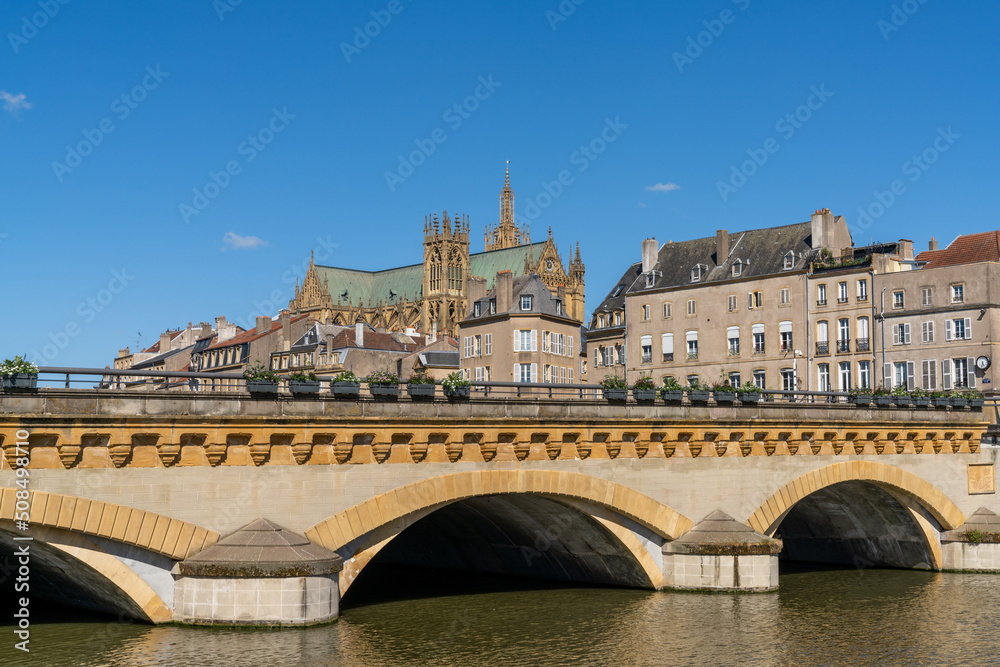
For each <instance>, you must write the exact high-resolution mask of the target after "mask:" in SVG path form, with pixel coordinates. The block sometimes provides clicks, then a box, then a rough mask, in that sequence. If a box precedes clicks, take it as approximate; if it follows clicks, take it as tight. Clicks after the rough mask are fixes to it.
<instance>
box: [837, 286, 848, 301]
mask: <svg viewBox="0 0 1000 667" xmlns="http://www.w3.org/2000/svg"><path fill="white" fill-rule="evenodd" d="M837 303H847V282H846V281H841V282H839V283H837Z"/></svg>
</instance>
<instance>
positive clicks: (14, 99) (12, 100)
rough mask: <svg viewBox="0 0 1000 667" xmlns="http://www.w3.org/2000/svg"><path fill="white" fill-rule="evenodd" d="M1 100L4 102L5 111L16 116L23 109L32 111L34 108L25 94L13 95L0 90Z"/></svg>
mask: <svg viewBox="0 0 1000 667" xmlns="http://www.w3.org/2000/svg"><path fill="white" fill-rule="evenodd" d="M0 100H3V110H4V111H8V112H10V113H12V114H14V115H15V116H16V115H17V112H18V111H20V110H22V109H30V108H31V107H32V104H31V102H29V101H28V100H27V98H26V97H25V95H24V93H18V94H17V95H11V94H10V93H8V92H7V91H6V90H0Z"/></svg>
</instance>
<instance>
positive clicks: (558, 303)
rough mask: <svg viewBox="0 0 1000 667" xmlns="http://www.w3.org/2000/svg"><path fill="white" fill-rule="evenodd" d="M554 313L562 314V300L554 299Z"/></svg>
mask: <svg viewBox="0 0 1000 667" xmlns="http://www.w3.org/2000/svg"><path fill="white" fill-rule="evenodd" d="M556 315H562V301H556Z"/></svg>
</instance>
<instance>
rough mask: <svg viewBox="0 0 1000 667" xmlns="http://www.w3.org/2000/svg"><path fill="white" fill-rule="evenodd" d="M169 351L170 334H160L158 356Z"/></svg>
mask: <svg viewBox="0 0 1000 667" xmlns="http://www.w3.org/2000/svg"><path fill="white" fill-rule="evenodd" d="M169 351H170V334H169V333H161V334H160V354H162V353H164V352H169Z"/></svg>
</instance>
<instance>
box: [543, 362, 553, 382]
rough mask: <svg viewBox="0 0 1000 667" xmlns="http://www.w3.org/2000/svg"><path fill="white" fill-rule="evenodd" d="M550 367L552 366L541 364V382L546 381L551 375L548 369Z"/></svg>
mask: <svg viewBox="0 0 1000 667" xmlns="http://www.w3.org/2000/svg"><path fill="white" fill-rule="evenodd" d="M551 368H552V367H551V366H549V365H548V364H545V365H544V366H542V382H546V383H547V382H548V381H549V379H550V378H551V377H552V375H551V373H550V369H551Z"/></svg>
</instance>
